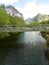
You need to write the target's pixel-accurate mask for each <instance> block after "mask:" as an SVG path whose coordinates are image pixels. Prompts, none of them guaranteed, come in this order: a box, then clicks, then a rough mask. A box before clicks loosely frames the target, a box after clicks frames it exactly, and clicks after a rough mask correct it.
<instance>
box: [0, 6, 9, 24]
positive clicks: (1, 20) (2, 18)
mask: <svg viewBox="0 0 49 65" xmlns="http://www.w3.org/2000/svg"><path fill="white" fill-rule="evenodd" d="M9 24H10V17H9V15H8V14H7V13H6V11H5V10H4V9H3V8H2V7H1V6H0V25H9Z"/></svg>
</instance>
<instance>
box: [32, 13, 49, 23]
mask: <svg viewBox="0 0 49 65" xmlns="http://www.w3.org/2000/svg"><path fill="white" fill-rule="evenodd" d="M43 20H44V21H45V20H49V15H43V14H38V15H36V16H35V17H34V18H32V21H34V22H41V21H43Z"/></svg>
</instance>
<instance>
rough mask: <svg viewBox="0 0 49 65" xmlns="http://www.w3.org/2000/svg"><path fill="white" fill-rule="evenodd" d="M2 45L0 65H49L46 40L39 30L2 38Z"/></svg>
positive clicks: (0, 41) (0, 47)
mask: <svg viewBox="0 0 49 65" xmlns="http://www.w3.org/2000/svg"><path fill="white" fill-rule="evenodd" d="M0 45H1V46H0V65H49V51H48V52H47V50H46V49H45V46H46V40H45V39H44V38H43V37H42V36H41V34H40V32H39V31H36V32H35V31H33V32H24V33H20V34H17V35H16V36H14V37H9V38H7V39H4V40H0ZM2 45H4V46H2Z"/></svg>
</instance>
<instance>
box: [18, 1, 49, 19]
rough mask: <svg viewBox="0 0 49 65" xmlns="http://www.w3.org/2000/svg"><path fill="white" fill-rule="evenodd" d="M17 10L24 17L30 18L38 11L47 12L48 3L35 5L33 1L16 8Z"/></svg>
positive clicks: (48, 8) (48, 11) (48, 9)
mask: <svg viewBox="0 0 49 65" xmlns="http://www.w3.org/2000/svg"><path fill="white" fill-rule="evenodd" d="M18 10H19V11H20V12H21V13H23V16H24V19H26V18H32V17H34V16H35V15H37V14H38V13H41V14H49V5H47V4H41V5H37V4H36V3H34V2H29V3H27V4H26V5H25V6H24V7H23V8H18Z"/></svg>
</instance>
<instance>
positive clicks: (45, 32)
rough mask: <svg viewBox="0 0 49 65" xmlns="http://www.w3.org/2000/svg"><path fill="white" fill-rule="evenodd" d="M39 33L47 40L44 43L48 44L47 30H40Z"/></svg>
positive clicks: (48, 32) (48, 35)
mask: <svg viewBox="0 0 49 65" xmlns="http://www.w3.org/2000/svg"><path fill="white" fill-rule="evenodd" d="M41 35H42V36H43V37H44V38H45V39H46V40H47V43H46V45H48V46H49V31H42V32H41Z"/></svg>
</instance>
